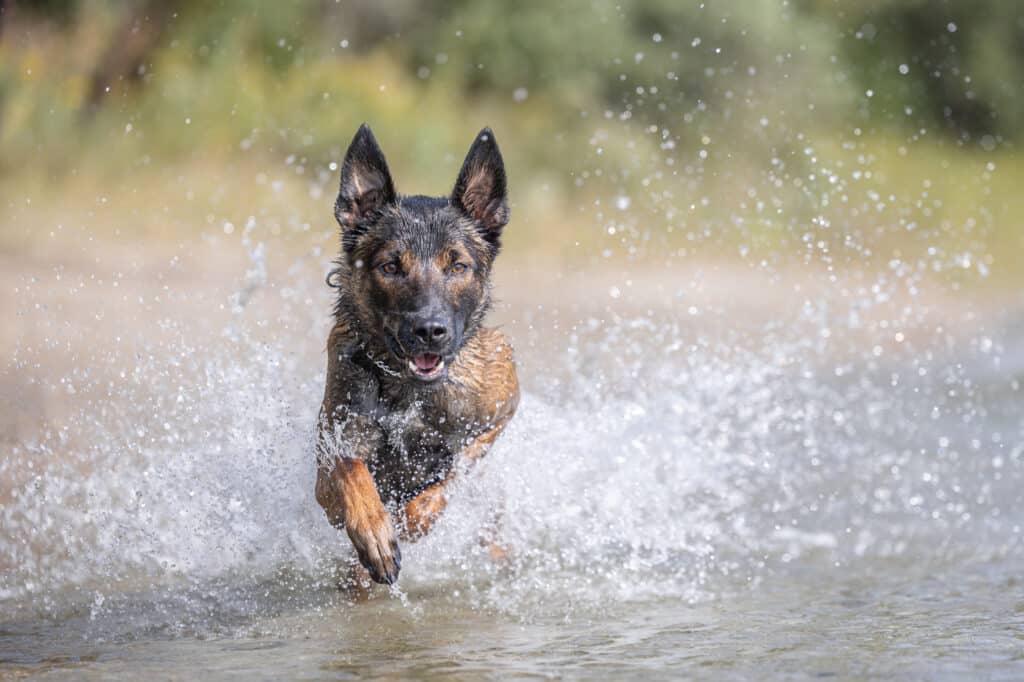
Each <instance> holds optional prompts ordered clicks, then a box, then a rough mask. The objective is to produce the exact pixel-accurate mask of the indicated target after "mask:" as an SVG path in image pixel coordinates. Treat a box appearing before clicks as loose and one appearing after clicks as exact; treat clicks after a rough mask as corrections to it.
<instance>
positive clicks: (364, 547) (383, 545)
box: [316, 419, 402, 585]
mask: <svg viewBox="0 0 1024 682" xmlns="http://www.w3.org/2000/svg"><path fill="white" fill-rule="evenodd" d="M358 421H359V420H358V419H352V420H349V422H348V425H349V426H352V425H353V423H354V422H358ZM364 426H365V425H364ZM371 428H372V427H371ZM354 430H356V429H348V428H346V429H344V431H346V432H348V433H346V434H345V435H346V436H348V437H347V438H345V441H346V443H347V444H348V445H349V446H351V448H350V449H351V450H353V451H354V452H355V453H356V454H358V453H359V452H360V450H361V448H365V447H367V446H368V445H370V444H369V443H367V442H365V441H366V440H367V439H368V438H369V439H370V440H372V438H370V436H368V435H367V434H366V430H365V429H362V431H363V432H362V433H361V434H360V435H356V434H353V433H351V431H354ZM321 442H323V434H322V435H321ZM316 499H317V502H319V503H320V506H321V507H323V509H324V511H325V512H326V513H327V519H328V520H329V521H330V522H331V524H332V525H333V526H335V527H336V528H338V529H344V530H345V532H346V533H347V534H348V537H349V539H350V540H351V541H352V546H353V547H355V550H356V554H357V555H358V556H359V562H360V563H361V564H362V565H363V566H365V567H366V570H367V571H369V573H370V577H371V578H373V580H375V581H376V582H378V583H386V584H388V585H390V584H392V583H394V582H395V581H396V580H398V571H399V569H400V568H401V566H402V554H401V551H400V550H399V548H398V540H397V539H396V534H395V526H394V523H392V520H391V514H389V513H388V511H387V510H386V509H385V508H384V504H383V503H382V502H381V499H380V494H379V493H378V492H377V486H376V484H375V483H374V481H373V476H372V475H371V474H370V470H369V469H367V468H366V463H365V462H364V461H363V460H362V459H361V458H360V457H339V456H334V457H330V458H327V457H325V456H324V454H323V453H322V452H321V455H320V466H319V468H318V470H317V479H316Z"/></svg>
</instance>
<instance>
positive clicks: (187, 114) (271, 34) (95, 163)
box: [0, 0, 1024, 253]
mask: <svg viewBox="0 0 1024 682" xmlns="http://www.w3.org/2000/svg"><path fill="white" fill-rule="evenodd" d="M14 6H15V7H16V8H17V10H18V11H16V12H11V11H8V12H7V14H6V15H5V16H4V24H3V34H2V40H0V150H2V153H0V176H4V177H6V178H11V177H14V176H16V175H18V176H24V175H26V174H31V173H36V174H41V175H43V176H45V177H46V178H47V179H48V181H49V182H59V181H60V180H61V179H62V178H68V177H74V176H76V175H78V174H82V173H86V172H88V173H89V174H93V175H101V176H106V177H109V178H123V177H126V176H128V175H130V174H132V173H137V172H139V171H141V170H143V169H146V168H151V167H152V166H156V165H161V164H170V163H172V162H173V163H196V162H203V163H214V164H215V163H221V164H223V165H224V166H225V167H228V166H237V165H239V164H241V165H242V166H245V165H246V164H249V165H251V166H261V165H263V166H267V165H268V164H269V165H270V166H272V167H276V166H274V164H280V163H282V162H284V161H286V160H287V163H288V164H289V166H288V167H289V168H290V169H292V171H293V172H295V173H306V174H308V175H307V176H306V177H326V176H327V174H328V171H327V169H328V167H329V164H330V163H331V162H332V161H333V162H337V161H339V160H340V157H341V155H342V153H343V151H344V148H345V146H346V144H347V143H348V141H349V139H350V137H351V135H352V133H353V131H354V130H355V129H356V127H357V126H358V124H359V123H361V122H363V121H367V122H369V123H371V125H372V126H373V127H374V129H375V130H376V131H377V133H378V136H379V137H380V138H381V140H382V142H383V143H384V145H385V148H386V150H387V152H388V154H389V157H390V158H391V160H392V164H393V165H395V166H396V167H401V168H403V169H404V172H403V178H408V179H407V180H405V183H406V184H404V185H403V186H402V188H401V189H403V190H406V191H413V192H415V191H438V187H437V177H438V176H439V175H441V176H443V177H448V176H451V177H454V173H455V170H456V169H457V165H458V162H459V161H460V160H461V155H462V154H463V153H464V151H465V147H466V145H467V144H468V141H469V140H470V139H471V137H472V135H473V134H474V132H475V131H476V130H478V129H479V128H480V127H482V126H484V125H491V126H492V127H494V128H495V129H496V130H497V131H498V137H499V140H500V141H501V142H502V144H503V148H504V151H505V154H506V156H507V161H508V163H509V166H510V171H511V172H512V173H513V176H514V177H516V178H518V182H517V183H516V185H515V188H514V195H515V194H516V193H518V196H520V197H525V198H526V200H524V202H523V204H524V206H525V210H526V211H527V212H528V213H531V214H541V213H545V212H546V213H547V214H548V215H549V216H550V214H551V212H552V211H556V212H558V213H559V215H566V214H568V213H572V214H573V215H572V219H571V220H567V221H566V222H567V223H572V224H573V225H576V224H577V223H580V224H585V225H590V226H591V227H588V228H581V229H584V230H587V229H589V230H590V232H589V233H587V234H585V235H583V237H582V238H588V239H590V240H592V241H598V242H601V243H602V244H607V245H608V250H614V249H623V248H625V249H627V250H628V252H629V253H634V252H636V251H637V250H642V249H644V248H649V249H652V250H656V249H658V248H676V247H677V246H678V245H679V244H680V243H682V244H685V245H687V246H686V247H685V248H689V244H692V243H699V242H701V241H705V242H707V241H712V242H715V243H720V242H719V240H718V239H717V237H716V235H720V234H723V233H725V232H727V231H728V230H732V232H731V234H733V235H738V236H737V237H736V238H735V239H726V240H721V244H724V248H726V249H733V248H735V246H736V242H737V241H742V242H743V243H744V248H746V246H750V245H753V246H756V245H758V244H763V245H765V246H766V247H770V246H771V245H773V244H774V245H775V246H778V244H779V241H780V240H786V239H789V238H791V237H792V236H793V235H794V234H802V233H804V232H805V229H806V230H807V232H806V233H807V234H811V233H812V232H814V233H817V232H822V233H823V236H822V237H821V239H820V240H819V241H821V242H822V243H831V242H832V241H834V240H835V238H836V235H835V234H831V233H829V232H828V229H819V228H818V227H807V228H805V227H804V226H805V225H807V226H810V225H816V224H818V223H820V222H822V214H823V212H826V213H827V209H828V208H829V206H830V204H829V201H833V202H834V201H837V200H844V201H851V202H852V201H855V200H858V197H860V196H861V194H860V193H861V190H863V191H864V192H868V193H875V194H878V195H880V196H885V195H887V194H892V195H894V196H895V195H899V196H905V197H911V198H907V199H906V201H908V202H910V203H911V204H913V203H914V199H913V198H912V197H913V196H914V192H919V191H920V187H921V185H922V182H924V181H928V182H929V183H933V182H936V181H937V179H935V178H931V177H930V175H931V171H932V170H933V169H934V166H933V165H929V164H930V163H931V161H934V160H936V159H941V161H942V163H944V164H945V163H948V164H950V165H951V166H953V167H962V168H969V169H973V170H972V171H971V172H975V171H976V170H977V169H978V168H982V169H984V168H985V167H986V166H985V163H987V157H986V156H985V155H986V154H992V155H998V160H999V166H1000V168H1001V169H1009V170H1007V171H1003V170H1001V171H1000V173H1001V174H1002V175H999V176H997V178H996V179H995V180H993V181H992V183H990V184H986V185H985V186H984V188H982V187H980V186H979V187H978V188H975V191H978V192H980V191H985V192H992V191H994V190H993V187H1001V188H1002V189H1003V190H1005V191H1006V192H1007V196H1008V197H1009V198H1007V199H1006V200H1005V201H1003V199H1002V198H999V199H998V200H997V201H996V206H997V208H999V209H1000V210H1001V211H1002V213H1001V214H1000V215H997V216H993V215H990V214H991V211H988V212H986V211H985V210H982V209H984V207H981V206H979V204H978V202H977V201H974V200H973V199H971V200H970V201H968V200H965V201H962V202H950V204H952V206H945V207H939V208H936V209H935V210H934V211H932V210H931V209H929V211H931V213H930V215H931V216H940V215H941V216H943V217H941V218H940V219H939V221H938V222H937V223H936V227H935V230H934V231H933V232H930V233H928V234H927V235H925V236H920V233H914V234H912V235H910V236H908V237H905V238H904V239H903V242H904V244H906V243H918V242H919V244H918V246H919V247H921V248H924V244H925V243H926V242H927V241H928V240H929V239H932V240H933V241H934V239H939V241H942V240H946V242H949V243H950V244H952V242H955V241H958V240H959V242H963V243H958V244H957V247H958V248H959V247H960V246H965V244H966V245H967V246H970V248H973V249H979V248H980V249H982V250H984V245H983V244H982V245H979V243H978V242H977V239H976V235H970V236H969V237H967V238H963V234H964V230H962V229H960V227H958V226H962V225H964V224H968V223H970V224H973V225H982V226H987V229H990V230H994V231H995V233H997V234H996V236H995V237H994V238H993V240H994V243H1003V244H1014V245H1017V246H1018V247H1019V237H1018V236H1016V233H1013V232H1012V230H1013V229H1014V228H1013V222H1012V219H1011V218H1012V216H1015V215H1018V209H1020V208H1021V207H1019V206H1018V203H1019V202H1016V201H1015V199H1014V198H1013V197H1012V196H1010V195H1012V194H1013V192H1012V190H1006V188H1007V187H1012V186H1013V185H1014V183H1015V182H1016V181H1017V180H1018V179H1022V178H1024V176H1020V175H1012V173H1019V172H1020V169H1021V164H1020V163H1019V162H1017V161H1016V156H1015V154H1016V151H1015V150H1016V144H1017V140H1018V138H1019V137H1020V134H1021V132H1022V126H1024V89H1022V86H1021V84H1022V83H1024V49H1022V47H1021V46H1022V45H1024V11H1022V10H1021V9H1020V5H1019V3H1017V2H1014V1H1013V0H977V2H973V3H964V2H954V1H953V0H935V1H926V0H869V1H866V2H860V3H839V2H833V1H831V0H798V1H797V2H793V1H784V0H715V1H714V2H703V3H700V2H678V0H637V1H635V2H615V1H614V0H588V1H582V0H570V2H566V3H554V4H552V3H546V2H541V1H540V0H524V1H523V2H516V3H507V2H498V1H497V0H475V1H474V0H435V1H434V2H429V3H419V2H413V1H412V0H391V1H390V2H387V1H384V0H352V1H350V2H328V1H327V0H323V1H317V2H312V1H311V2H277V1H276V0H259V1H255V0H220V1H219V2H215V3H209V2H200V1H199V0H163V1H162V2H161V1H159V0H136V1H135V2H127V1H126V0H120V1H117V0H77V1H76V0H68V1H67V2H63V3H57V2H35V3H32V2H26V1H25V0H21V1H19V2H17V3H15V5H14ZM139 36H142V38H139ZM893 148H899V149H903V150H904V152H903V153H902V154H896V153H894V152H893ZM826 152H827V153H826ZM979 154H980V155H981V156H979ZM957 155H959V156H957ZM993 158H995V157H993ZM865 159H868V160H867V161H866V160H865ZM921 159H927V160H928V162H926V163H922V162H920V160H921ZM872 164H873V165H872ZM869 166H870V167H871V168H873V172H874V174H873V175H872V174H867V175H861V174H860V173H861V170H860V169H869ZM864 172H866V170H865V171H864ZM982 172H984V173H987V172H988V171H982ZM855 173H856V174H857V175H856V177H858V178H874V180H872V181H870V182H868V181H867V180H856V181H855V180H853V179H851V178H852V177H853V176H852V175H850V174H855ZM1007 174H1009V175H1007ZM951 175H955V176H956V177H961V175H960V174H951ZM879 177H885V178H886V179H887V183H888V186H882V184H881V183H880V182H879V181H878V178H879ZM837 178H838V180H837ZM829 182H833V183H838V184H836V185H829V184H828V183H829ZM846 182H848V183H849V190H850V191H849V194H848V195H846V194H843V195H842V196H839V195H838V194H836V192H837V190H836V187H844V188H845V186H846V185H845V184H843V183H846ZM868 185H870V187H868ZM929 186H931V185H929ZM950 191H951V192H953V190H952V189H951V190H950ZM954 193H955V192H954ZM620 195H621V196H628V197H632V203H631V208H630V210H629V211H628V212H621V211H618V210H616V209H615V208H613V207H609V206H608V204H609V202H610V201H611V199H610V198H614V197H616V196H620ZM843 197H845V198H843ZM1000 202H1002V203H1000ZM877 203H884V202H877ZM568 207H574V208H568ZM922 210H923V209H922ZM1021 210H1024V209H1021ZM883 213H884V212H883ZM867 215H872V214H871V213H870V212H869V211H867V210H864V211H859V210H857V211H850V212H848V214H847V223H846V224H845V225H844V226H843V231H842V233H841V234H844V235H845V238H846V243H847V245H849V243H851V240H853V242H856V243H864V244H876V245H877V244H879V243H880V242H879V237H878V234H876V233H877V232H878V231H879V230H878V227H877V225H873V224H871V223H870V221H867V222H862V219H863V220H866V218H864V216H867ZM858 216H860V217H858ZM927 217H928V216H922V218H927ZM884 218H885V220H886V221H888V222H887V223H886V224H887V225H888V226H889V227H891V226H892V225H902V224H912V223H914V222H915V221H914V220H913V219H912V218H909V217H907V216H906V215H889V214H885V215H884ZM874 219H878V217H877V216H875V217H874ZM943 221H945V222H943ZM972 221H973V222H972ZM826 222H827V221H826ZM723 225H725V226H728V230H726V229H725V228H723ZM593 226H597V227H596V228H595V227H593ZM1007 226H1009V227H1007ZM567 229H568V228H567ZM573 229H576V228H573ZM595 229H596V231H597V232H596V233H595ZM979 229H980V228H979ZM912 231H913V230H910V231H908V234H909V233H910V232H912ZM609 235H612V236H609ZM872 235H874V236H872ZM908 240H909V241H908ZM965 240H966V241H965ZM839 241H840V243H842V239H840V240H839ZM967 242H970V243H969V244H967ZM887 248H888V247H887ZM893 248H895V249H897V250H898V249H899V247H893ZM952 248H953V247H952V246H950V249H952ZM965 248H966V247H965ZM865 249H867V250H870V249H868V247H865Z"/></svg>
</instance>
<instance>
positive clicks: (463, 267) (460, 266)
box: [452, 263, 469, 275]
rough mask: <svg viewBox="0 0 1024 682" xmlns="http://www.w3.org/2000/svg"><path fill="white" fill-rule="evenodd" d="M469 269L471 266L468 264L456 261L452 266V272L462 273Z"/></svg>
mask: <svg viewBox="0 0 1024 682" xmlns="http://www.w3.org/2000/svg"><path fill="white" fill-rule="evenodd" d="M468 269H469V266H468V265H466V264H465V263H456V264H455V265H453V266H452V274H455V275H461V274H462V273H464V272H465V271H466V270H468Z"/></svg>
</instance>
